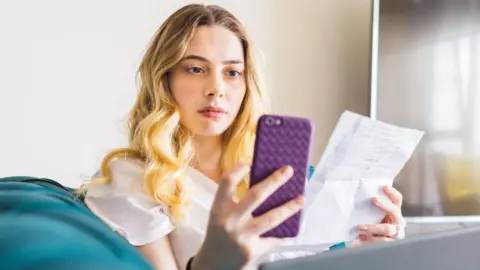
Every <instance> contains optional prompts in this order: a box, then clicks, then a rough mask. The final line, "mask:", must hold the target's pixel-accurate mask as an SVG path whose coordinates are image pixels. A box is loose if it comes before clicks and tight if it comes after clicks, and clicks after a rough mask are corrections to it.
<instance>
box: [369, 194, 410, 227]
mask: <svg viewBox="0 0 480 270" xmlns="http://www.w3.org/2000/svg"><path fill="white" fill-rule="evenodd" d="M372 201H373V203H374V204H375V205H376V206H377V207H379V208H380V209H382V210H384V211H385V212H387V215H389V216H390V217H392V218H393V221H394V223H395V224H398V225H402V226H404V225H405V224H404V223H405V222H404V220H405V219H404V218H403V216H402V211H401V209H400V207H399V206H397V205H395V204H393V202H392V201H390V200H385V199H382V198H374V199H373V200H372Z"/></svg>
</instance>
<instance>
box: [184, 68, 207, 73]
mask: <svg viewBox="0 0 480 270" xmlns="http://www.w3.org/2000/svg"><path fill="white" fill-rule="evenodd" d="M187 72H189V73H192V74H200V73H202V72H203V69H202V68H201V67H190V68H187Z"/></svg>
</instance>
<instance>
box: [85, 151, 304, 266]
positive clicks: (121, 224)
mask: <svg viewBox="0 0 480 270" xmlns="http://www.w3.org/2000/svg"><path fill="white" fill-rule="evenodd" d="M110 169H111V173H112V182H111V183H110V184H107V185H93V186H92V187H90V188H89V189H88V191H87V194H86V196H85V203H86V205H87V206H88V207H89V208H90V210H91V211H92V212H94V213H95V214H96V215H97V216H98V217H100V218H101V219H102V220H103V221H104V222H105V223H106V224H107V225H109V226H110V227H111V228H112V229H113V230H114V231H116V232H117V233H119V234H120V235H122V236H123V237H124V238H125V239H126V240H127V241H128V242H129V243H130V244H132V245H134V246H141V245H145V244H148V243H151V242H154V241H155V240H157V239H159V238H162V237H164V236H166V235H168V236H169V239H170V244H171V246H172V249H173V252H174V255H175V259H176V262H177V265H178V267H179V269H185V267H186V264H187V262H188V260H189V259H190V258H191V257H192V256H194V255H195V254H196V253H197V251H198V250H199V248H200V246H201V244H202V243H203V240H204V238H205V233H206V228H207V222H208V218H209V214H210V209H211V206H212V203H213V199H214V196H215V193H216V191H217V187H218V185H217V183H215V182H214V181H213V180H211V179H210V178H208V177H207V176H205V175H204V174H202V173H200V172H199V171H197V170H196V169H194V168H191V167H190V168H188V170H187V172H186V175H187V178H189V180H190V181H191V182H192V183H194V184H195V196H194V197H193V200H192V201H191V203H190V205H191V207H190V208H189V211H190V212H189V213H188V216H189V218H188V220H187V221H186V222H184V223H182V224H180V225H174V224H173V223H172V221H171V220H170V217H169V214H168V209H167V207H166V205H162V204H159V203H158V202H156V201H154V200H153V199H152V198H150V197H148V196H147V195H146V194H145V193H143V192H142V191H141V190H142V189H141V185H142V177H143V171H144V167H143V163H142V162H141V161H137V160H115V161H112V162H111V164H110ZM300 255H301V254H296V256H300Z"/></svg>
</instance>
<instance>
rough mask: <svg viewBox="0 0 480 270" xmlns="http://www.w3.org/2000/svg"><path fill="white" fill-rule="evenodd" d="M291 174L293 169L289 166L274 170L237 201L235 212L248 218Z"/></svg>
mask: <svg viewBox="0 0 480 270" xmlns="http://www.w3.org/2000/svg"><path fill="white" fill-rule="evenodd" d="M292 175H293V169H292V167H290V166H285V167H282V168H280V169H278V170H276V171H275V172H274V173H272V174H271V175H270V176H268V177H267V178H265V180H263V181H261V182H259V183H258V184H256V185H254V186H253V187H252V188H251V189H250V190H249V191H248V193H247V195H246V196H245V197H244V198H243V199H242V200H241V201H240V202H239V203H238V205H237V207H236V210H235V212H236V213H238V214H239V215H240V216H242V217H247V218H250V217H251V213H252V212H253V211H254V210H255V209H256V208H257V207H258V206H259V205H260V204H261V203H262V202H264V201H265V200H266V199H267V198H268V197H269V196H270V195H272V193H274V192H275V191H276V190H277V189H278V188H279V187H281V186H282V185H283V184H285V183H286V182H287V181H288V180H289V179H290V178H291V177H292Z"/></svg>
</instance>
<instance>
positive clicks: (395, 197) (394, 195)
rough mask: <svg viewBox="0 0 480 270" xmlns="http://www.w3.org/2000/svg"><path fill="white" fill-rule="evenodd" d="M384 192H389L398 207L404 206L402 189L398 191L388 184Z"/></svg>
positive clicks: (388, 194)
mask: <svg viewBox="0 0 480 270" xmlns="http://www.w3.org/2000/svg"><path fill="white" fill-rule="evenodd" d="M384 192H385V194H387V196H388V197H389V198H390V200H392V202H393V204H395V205H396V206H398V207H402V203H403V195H402V193H400V191H398V190H397V189H395V188H394V187H390V186H386V187H385V188H384Z"/></svg>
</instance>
